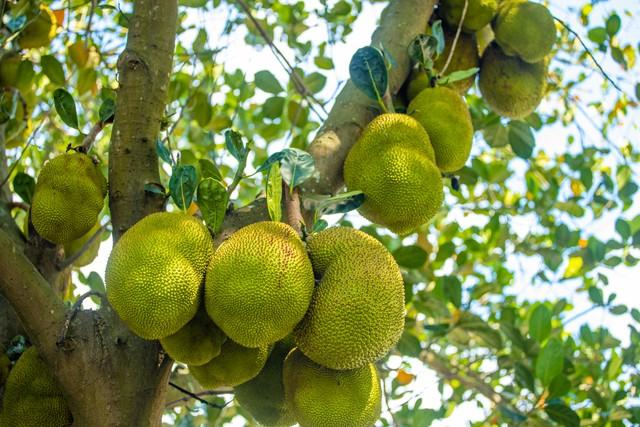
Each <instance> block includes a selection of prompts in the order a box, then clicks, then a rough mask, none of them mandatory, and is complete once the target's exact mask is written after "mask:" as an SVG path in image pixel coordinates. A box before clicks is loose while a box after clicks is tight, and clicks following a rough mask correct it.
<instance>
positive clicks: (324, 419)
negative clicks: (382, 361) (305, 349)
mask: <svg viewBox="0 0 640 427" xmlns="http://www.w3.org/2000/svg"><path fill="white" fill-rule="evenodd" d="M284 390H285V396H286V399H287V402H288V403H289V405H290V407H291V408H292V410H293V413H294V415H295V418H296V420H297V421H298V423H299V424H300V426H301V427H345V426H349V427H368V426H373V425H374V424H375V422H376V421H377V420H378V418H379V417H380V406H381V394H380V379H379V378H378V373H377V371H376V368H375V366H374V365H373V364H371V363H370V364H367V365H365V366H363V367H362V368H358V369H351V370H345V371H337V370H333V369H329V368H326V367H324V366H321V365H318V364H317V363H315V362H313V361H312V360H310V359H309V358H307V357H306V356H305V355H304V354H302V352H301V351H300V350H298V349H295V350H292V351H291V353H289V355H288V356H287V358H286V359H285V362H284Z"/></svg>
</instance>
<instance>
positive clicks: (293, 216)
mask: <svg viewBox="0 0 640 427" xmlns="http://www.w3.org/2000/svg"><path fill="white" fill-rule="evenodd" d="M282 192H283V193H284V211H285V218H286V222H287V224H289V225H290V226H291V227H292V228H293V229H294V230H295V231H296V233H298V234H302V227H303V226H304V225H305V223H304V217H303V216H302V210H301V209H300V194H299V191H298V188H294V189H293V190H291V189H290V188H289V186H288V185H287V183H286V182H284V181H283V182H282Z"/></svg>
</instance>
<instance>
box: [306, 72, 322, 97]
mask: <svg viewBox="0 0 640 427" xmlns="http://www.w3.org/2000/svg"><path fill="white" fill-rule="evenodd" d="M304 84H305V86H306V87H307V89H309V91H310V92H311V93H318V92H320V91H321V90H322V89H324V86H325V85H326V84H327V78H326V77H325V76H324V75H322V74H320V73H318V72H313V73H311V74H309V75H308V76H306V77H305V78H304Z"/></svg>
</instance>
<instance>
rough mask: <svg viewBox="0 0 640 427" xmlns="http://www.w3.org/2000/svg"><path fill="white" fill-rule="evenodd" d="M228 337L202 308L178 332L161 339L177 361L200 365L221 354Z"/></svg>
mask: <svg viewBox="0 0 640 427" xmlns="http://www.w3.org/2000/svg"><path fill="white" fill-rule="evenodd" d="M226 339H227V337H226V336H225V335H224V333H223V332H222V331H221V330H220V328H218V327H217V326H216V324H215V323H213V322H212V321H211V319H210V318H209V316H208V315H207V313H206V311H204V310H203V309H200V310H198V312H197V313H196V315H195V316H194V318H193V319H191V320H190V321H189V323H187V324H186V325H184V326H183V327H182V328H181V329H180V330H179V331H178V332H176V333H175V334H173V335H169V336H168V337H166V338H162V339H160V344H162V348H164V350H165V351H166V352H167V354H168V355H169V356H171V358H172V359H174V360H175V361H177V362H182V363H184V364H187V365H192V366H200V365H204V364H205V363H207V362H209V361H211V359H213V358H214V357H216V356H218V355H219V354H220V351H221V349H222V344H223V343H224V342H225V341H226Z"/></svg>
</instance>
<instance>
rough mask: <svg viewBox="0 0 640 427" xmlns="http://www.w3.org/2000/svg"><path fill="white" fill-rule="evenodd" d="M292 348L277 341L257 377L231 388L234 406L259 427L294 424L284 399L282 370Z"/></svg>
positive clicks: (278, 426)
mask: <svg viewBox="0 0 640 427" xmlns="http://www.w3.org/2000/svg"><path fill="white" fill-rule="evenodd" d="M291 348H292V345H291V344H288V343H284V342H282V341H279V342H277V343H276V344H275V346H274V348H273V350H272V351H271V354H270V355H269V358H268V359H267V363H266V364H265V365H264V368H262V370H261V371H260V373H259V374H258V376H256V377H255V378H253V379H252V380H250V381H247V382H246V383H244V384H241V385H239V386H237V387H236V388H235V397H236V400H237V401H238V404H239V405H240V406H241V407H242V408H244V409H245V410H246V411H247V412H249V413H250V414H251V416H252V417H253V418H254V419H255V420H256V421H257V422H258V423H260V425H263V426H268V427H280V426H291V425H293V424H295V423H296V420H295V417H294V416H293V412H292V411H291V409H290V407H289V405H287V402H286V400H285V397H284V383H283V381H282V368H283V364H284V359H285V358H286V357H287V354H289V351H291Z"/></svg>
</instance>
